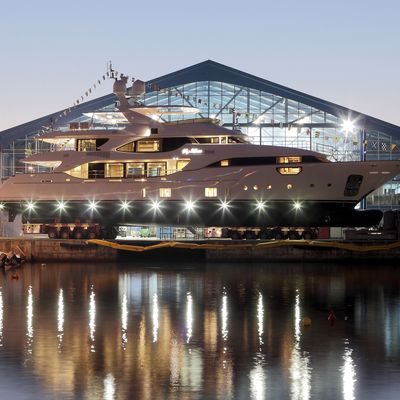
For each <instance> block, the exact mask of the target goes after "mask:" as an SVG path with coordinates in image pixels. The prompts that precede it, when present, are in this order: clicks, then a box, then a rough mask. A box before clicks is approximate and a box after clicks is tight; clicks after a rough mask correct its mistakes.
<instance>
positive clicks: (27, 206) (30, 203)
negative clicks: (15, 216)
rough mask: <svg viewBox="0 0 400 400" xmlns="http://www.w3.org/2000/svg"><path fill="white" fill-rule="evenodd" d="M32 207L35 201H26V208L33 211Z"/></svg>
mask: <svg viewBox="0 0 400 400" xmlns="http://www.w3.org/2000/svg"><path fill="white" fill-rule="evenodd" d="M34 208H35V203H34V202H33V201H28V202H27V203H26V209H27V210H28V211H33V210H34Z"/></svg>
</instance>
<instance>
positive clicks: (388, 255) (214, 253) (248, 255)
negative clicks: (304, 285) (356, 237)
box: [206, 246, 400, 262]
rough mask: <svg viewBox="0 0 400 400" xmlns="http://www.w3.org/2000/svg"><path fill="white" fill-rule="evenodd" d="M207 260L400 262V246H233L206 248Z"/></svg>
mask: <svg viewBox="0 0 400 400" xmlns="http://www.w3.org/2000/svg"><path fill="white" fill-rule="evenodd" d="M206 260H207V261H213V262H227V261H232V262H235V261H237V262H243V261H271V262H295V261H302V262H324V261H325V262H340V261H342V260H363V261H368V262H379V261H386V262H399V261H400V247H399V248H396V249H390V250H384V251H367V252H356V251H349V250H345V249H338V248H307V247H302V246H284V247H276V248H269V249H265V248H264V249H257V248H245V249H243V248H242V249H235V248H233V247H232V248H227V249H224V250H220V249H218V250H206Z"/></svg>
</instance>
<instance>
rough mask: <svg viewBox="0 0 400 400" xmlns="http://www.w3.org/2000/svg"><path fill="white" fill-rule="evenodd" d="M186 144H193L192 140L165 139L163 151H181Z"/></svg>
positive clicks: (185, 138) (183, 138) (180, 138)
mask: <svg viewBox="0 0 400 400" xmlns="http://www.w3.org/2000/svg"><path fill="white" fill-rule="evenodd" d="M186 143H191V141H190V139H189V138H187V137H176V138H174V137H172V138H165V139H164V140H163V151H172V150H176V149H179V147H182V146H183V145H185V144H186Z"/></svg>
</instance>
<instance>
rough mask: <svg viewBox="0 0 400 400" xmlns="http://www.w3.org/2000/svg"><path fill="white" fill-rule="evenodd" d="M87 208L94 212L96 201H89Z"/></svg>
mask: <svg viewBox="0 0 400 400" xmlns="http://www.w3.org/2000/svg"><path fill="white" fill-rule="evenodd" d="M88 207H89V210H90V211H96V210H97V201H94V200H90V201H89V204H88Z"/></svg>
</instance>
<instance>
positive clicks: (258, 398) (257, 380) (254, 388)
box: [250, 354, 267, 400]
mask: <svg viewBox="0 0 400 400" xmlns="http://www.w3.org/2000/svg"><path fill="white" fill-rule="evenodd" d="M254 364H255V366H254V368H253V369H252V370H251V371H250V394H251V398H252V399H254V400H263V399H265V398H266V389H267V387H266V381H267V374H266V367H265V360H264V356H263V355H262V354H258V355H257V356H256V357H255V362H254Z"/></svg>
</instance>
